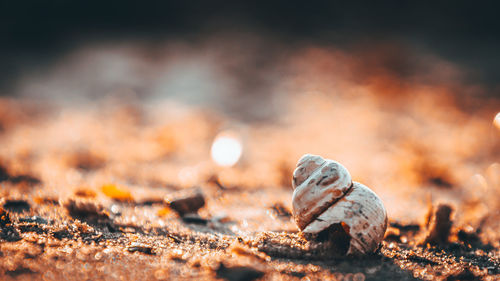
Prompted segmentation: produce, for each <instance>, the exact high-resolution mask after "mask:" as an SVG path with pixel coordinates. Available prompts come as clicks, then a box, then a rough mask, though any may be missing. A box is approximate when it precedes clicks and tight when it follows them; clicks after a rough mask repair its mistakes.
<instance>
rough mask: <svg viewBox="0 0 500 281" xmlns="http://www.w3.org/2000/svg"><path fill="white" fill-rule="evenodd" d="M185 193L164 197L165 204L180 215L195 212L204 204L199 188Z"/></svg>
mask: <svg viewBox="0 0 500 281" xmlns="http://www.w3.org/2000/svg"><path fill="white" fill-rule="evenodd" d="M186 193H187V194H183V195H180V196H178V197H176V196H173V197H172V198H169V197H167V198H165V202H166V203H167V205H168V206H169V207H170V208H171V209H172V210H174V211H176V212H177V213H178V214H179V215H180V216H184V215H186V214H189V213H196V212H197V211H198V210H199V209H200V208H201V207H203V206H205V197H204V196H203V194H202V193H201V190H199V189H194V190H190V191H188V192H186Z"/></svg>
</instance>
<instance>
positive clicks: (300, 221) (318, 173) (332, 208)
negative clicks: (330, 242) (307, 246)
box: [292, 154, 387, 255]
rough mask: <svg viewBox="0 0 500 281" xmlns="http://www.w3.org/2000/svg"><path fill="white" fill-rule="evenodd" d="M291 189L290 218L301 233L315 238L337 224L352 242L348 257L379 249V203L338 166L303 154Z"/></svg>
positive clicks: (382, 213)
mask: <svg viewBox="0 0 500 281" xmlns="http://www.w3.org/2000/svg"><path fill="white" fill-rule="evenodd" d="M292 185H293V188H294V192H293V197H292V204H293V216H294V218H295V222H296V223H297V226H298V227H299V229H300V230H301V231H302V232H303V233H306V234H318V233H320V232H321V231H323V230H326V229H328V228H329V227H330V226H332V225H333V224H340V225H341V226H342V228H343V230H344V231H345V232H346V233H347V234H348V235H349V236H350V238H351V239H350V242H349V243H350V245H349V249H348V251H347V254H348V255H349V254H366V253H371V252H374V251H375V250H376V249H377V248H378V245H379V244H380V242H381V241H382V239H383V237H384V233H385V230H386V228H387V213H386V210H385V208H384V205H383V203H382V200H380V198H379V197H378V196H377V195H376V194H375V193H374V192H373V191H371V190H370V189H369V188H368V187H366V186H364V185H363V184H361V183H358V182H353V181H352V178H351V175H350V174H349V171H347V169H346V168H345V167H344V166H342V165H341V164H340V163H338V162H336V161H333V160H329V159H323V158H322V157H321V156H317V155H311V154H306V155H304V156H302V157H301V158H300V160H299V161H298V163H297V168H296V169H295V171H294V173H293V183H292Z"/></svg>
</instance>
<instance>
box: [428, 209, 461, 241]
mask: <svg viewBox="0 0 500 281" xmlns="http://www.w3.org/2000/svg"><path fill="white" fill-rule="evenodd" d="M452 211H453V208H452V207H451V206H449V205H446V204H440V205H439V206H438V207H437V209H436V211H435V212H434V213H433V215H432V216H431V219H430V222H429V227H428V233H427V235H426V236H425V239H424V241H423V242H422V244H423V245H426V244H430V245H444V244H447V243H448V238H449V236H450V230H451V226H452V225H453V222H452V221H451V213H452Z"/></svg>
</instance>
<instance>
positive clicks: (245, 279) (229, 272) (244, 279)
mask: <svg viewBox="0 0 500 281" xmlns="http://www.w3.org/2000/svg"><path fill="white" fill-rule="evenodd" d="M216 276H217V278H222V279H226V280H229V281H252V280H255V279H258V278H261V277H262V276H264V272H263V271H260V270H258V269H256V268H253V267H248V266H234V267H226V266H225V265H224V264H223V263H221V264H220V265H219V268H218V269H217V270H216Z"/></svg>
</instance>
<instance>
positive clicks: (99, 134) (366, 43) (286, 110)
mask: <svg viewBox="0 0 500 281" xmlns="http://www.w3.org/2000/svg"><path fill="white" fill-rule="evenodd" d="M496 14H497V9H495V7H494V5H488V4H486V3H481V4H478V3H474V4H473V3H471V2H466V1H454V2H444V1H437V2H433V3H432V4H431V3H424V2H413V3H399V2H397V3H375V2H373V3H372V2H368V1H367V2H366V3H362V2H360V1H313V2H294V1H249V2H247V3H243V2H226V1H177V2H170V1H30V0H26V1H3V2H2V3H1V4H0V15H1V16H0V34H1V35H2V36H1V38H0V73H1V75H0V96H1V98H0V143H1V145H0V160H1V161H2V165H4V166H5V167H8V172H9V173H10V174H30V175H33V176H34V177H36V178H37V179H39V180H40V181H41V182H42V183H43V184H44V186H45V190H44V191H41V190H37V191H36V192H48V193H50V192H52V193H54V194H58V196H64V193H65V192H69V191H68V190H71V188H70V189H68V190H66V189H65V188H63V187H67V186H70V187H77V186H83V185H84V186H89V187H90V188H97V187H98V186H100V184H103V183H106V182H119V183H121V184H123V185H126V186H129V188H130V189H132V190H134V192H135V193H136V194H140V193H141V192H142V190H145V189H146V187H147V188H151V187H156V186H177V187H189V186H193V185H203V184H205V183H207V182H214V175H215V176H216V178H217V180H218V181H219V183H222V184H224V185H226V186H240V187H243V188H244V189H249V190H255V189H262V190H266V189H270V190H273V189H279V190H281V192H282V193H279V198H278V200H281V201H283V202H284V204H285V205H286V206H291V204H290V201H291V190H290V188H291V187H290V178H291V173H292V171H293V168H294V166H295V163H296V161H297V160H298V159H299V158H300V156H301V155H302V154H304V153H314V154H321V155H323V156H325V157H328V158H332V159H335V160H338V161H339V162H341V163H343V164H344V165H345V166H346V167H347V168H348V169H349V170H350V171H351V174H352V175H353V177H354V179H355V180H358V181H362V182H363V183H365V184H367V185H368V186H370V187H373V189H374V190H375V191H376V192H377V194H379V195H380V197H381V198H382V199H383V200H384V202H386V204H387V208H388V211H389V214H390V216H391V217H392V218H396V219H401V220H403V219H408V220H417V219H418V218H421V217H422V216H423V214H424V213H425V212H426V210H427V208H426V206H427V204H428V203H429V202H435V201H439V200H445V201H447V202H452V203H454V204H457V205H458V206H460V208H461V210H469V211H470V212H464V211H459V212H457V219H459V220H461V221H462V222H463V223H464V224H472V225H473V224H474V223H475V224H476V225H473V226H474V227H475V226H477V224H478V223H479V220H478V219H482V218H490V220H491V222H492V225H493V226H492V229H495V227H496V228H498V220H497V218H498V216H499V212H498V210H499V209H500V208H499V204H500V203H499V202H498V198H499V197H498V195H499V193H500V191H499V190H500V164H499V163H498V161H499V159H500V157H499V156H500V140H499V137H500V115H498V113H499V112H500V87H499V81H500V79H499V78H500V72H499V71H498V66H499V65H500V53H499V52H498V50H499V49H500V37H499V36H498V34H499V30H498V29H499V27H500V24H499V23H498V17H497V15H496ZM4 192H14V191H4ZM23 192H26V191H23ZM30 192H31V191H30ZM33 192H35V191H33ZM287 194H290V196H289V197H288V195H287ZM274 199H275V198H274ZM274 199H273V200H274ZM405 200H407V201H405ZM408 200H413V201H417V203H415V204H419V205H418V206H420V208H416V209H409V208H408V206H407V204H406V203H404V202H409V201H408ZM402 202H403V203H402ZM219 203H220V202H219ZM220 204H223V203H220ZM213 206H215V205H213ZM213 208H217V207H213ZM495 221H496V224H495V223H494V222H495ZM264 227H266V226H264ZM494 233H495V232H494V231H493V232H492V235H494Z"/></svg>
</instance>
